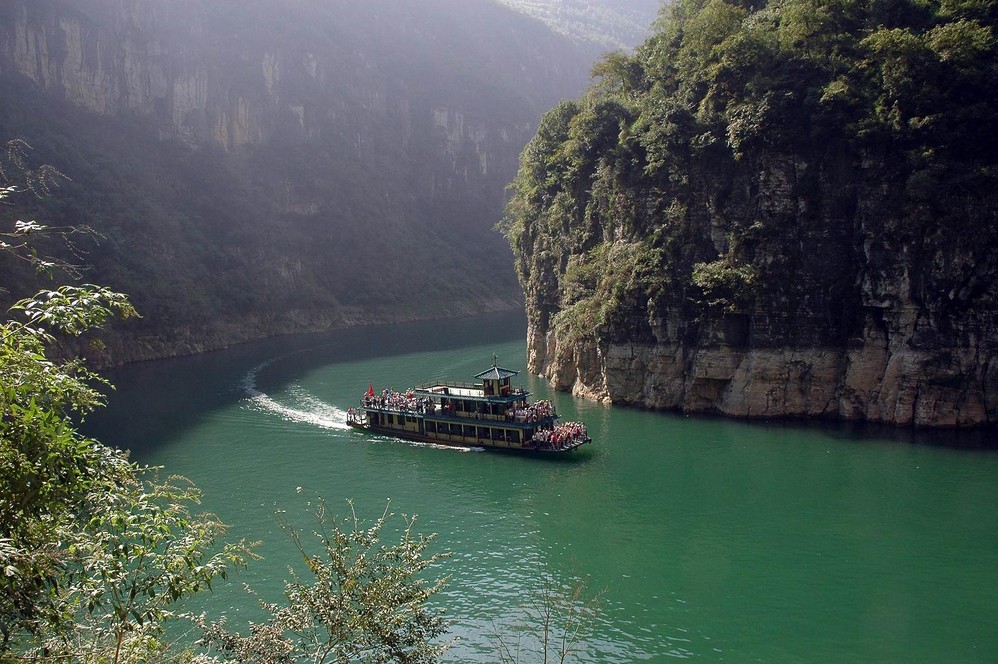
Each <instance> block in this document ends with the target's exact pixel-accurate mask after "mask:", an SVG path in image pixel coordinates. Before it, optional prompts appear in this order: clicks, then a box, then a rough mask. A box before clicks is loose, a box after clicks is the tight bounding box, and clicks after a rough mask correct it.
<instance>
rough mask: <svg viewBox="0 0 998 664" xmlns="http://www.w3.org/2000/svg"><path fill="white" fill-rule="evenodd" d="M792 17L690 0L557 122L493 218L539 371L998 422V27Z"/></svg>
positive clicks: (681, 397) (921, 418) (882, 415)
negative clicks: (499, 222) (503, 233)
mask: <svg viewBox="0 0 998 664" xmlns="http://www.w3.org/2000/svg"><path fill="white" fill-rule="evenodd" d="M797 4H798V3H793V2H792V3H789V4H787V3H784V4H781V5H774V6H773V7H762V8H748V9H746V8H743V6H742V5H741V4H740V3H731V4H727V3H712V4H710V6H709V7H710V9H709V10H708V9H706V8H705V9H703V10H702V11H701V9H700V7H701V5H699V4H697V3H693V2H678V3H676V6H675V7H674V12H673V14H672V15H671V17H670V20H669V21H667V22H666V23H664V24H663V25H662V26H661V27H660V32H659V33H658V34H657V35H655V36H654V37H653V38H652V39H650V40H649V42H647V43H646V44H645V45H644V46H643V47H642V49H639V52H638V53H637V54H636V55H635V56H634V57H633V58H612V59H610V60H608V61H606V62H605V63H604V65H602V80H600V81H599V82H598V84H597V86H596V87H595V88H594V89H593V91H592V92H591V93H590V95H589V96H588V97H586V98H584V99H581V100H579V101H577V102H573V103H570V104H563V105H561V106H559V107H558V108H557V109H555V110H554V111H552V112H551V113H549V114H548V115H547V116H546V117H545V119H544V121H543V122H542V124H541V127H540V129H539V131H538V133H537V135H536V136H535V138H534V139H533V140H532V141H531V144H530V145H529V146H528V147H527V149H526V150H525V152H524V154H523V163H522V165H521V169H520V173H519V175H518V177H517V180H516V182H515V187H516V196H515V197H514V199H513V201H512V202H511V203H510V205H509V207H508V209H507V220H506V224H507V229H506V230H507V236H508V237H509V239H510V241H511V244H512V246H513V248H514V251H515V253H516V254H517V266H518V271H519V275H520V279H521V283H522V284H523V286H524V290H525V293H526V297H527V313H528V319H529V332H528V348H529V363H530V370H531V371H534V372H536V373H538V374H542V375H544V376H546V377H547V378H549V379H550V380H551V381H552V383H554V384H555V385H557V386H558V387H560V388H562V389H571V390H573V391H574V392H576V393H577V394H582V395H586V396H590V397H593V398H598V399H605V400H609V401H612V402H614V403H621V404H630V405H637V406H644V407H650V408H661V409H676V410H681V411H685V412H698V413H720V414H725V415H731V416H737V417H760V418H771V417H798V418H806V417H819V418H834V419H849V420H864V421H872V422H884V423H892V424H898V425H918V426H940V427H966V426H978V425H989V424H990V425H994V424H996V423H998V301H996V300H995V297H994V295H995V293H996V292H998V196H996V194H995V192H996V191H998V188H996V180H995V173H996V172H998V169H996V163H995V155H996V154H998V152H996V151H995V139H994V130H995V125H996V118H998V114H996V109H995V108H994V105H993V98H992V96H991V93H990V92H988V88H989V86H990V85H993V84H994V83H995V82H996V81H998V71H996V68H995V66H994V62H995V57H994V56H995V54H994V48H995V40H994V39H993V37H994V17H991V16H990V15H988V16H978V15H974V14H972V13H970V14H959V13H958V14H957V15H955V16H954V15H953V14H945V13H943V14H940V15H939V16H938V17H935V18H934V19H932V18H927V17H926V16H922V15H918V16H917V17H916V16H904V15H901V16H899V15H897V14H891V15H890V16H887V15H882V14H878V13H877V11H878V10H876V9H875V8H869V7H867V6H866V5H859V4H857V5H850V7H851V8H852V9H851V10H850V11H853V12H854V13H851V14H847V17H846V18H843V17H841V16H840V19H841V21H840V22H838V21H839V20H838V19H836V21H830V23H829V24H827V25H824V26H823V27H819V28H816V27H815V25H821V24H820V23H819V24H815V25H810V24H809V28H808V29H809V30H812V32H811V33H810V36H809V37H808V38H806V39H804V40H800V39H799V35H800V34H801V32H800V28H801V26H800V25H797V24H795V23H794V21H795V18H794V17H799V16H802V15H803V14H796V13H793V12H794V11H795V9H796V8H797V7H796V5H797ZM899 22H900V27H898V26H899ZM957 23H959V26H957V25H956V24H957ZM843 26H844V27H843ZM878 26H879V27H878ZM821 29H825V30H826V31H827V32H826V33H822V32H821ZM958 30H959V31H966V32H961V35H962V36H961V38H967V39H972V38H973V39H977V38H979V39H980V41H978V42H976V43H977V44H978V46H979V48H978V49H977V50H976V51H975V50H974V48H970V47H968V49H967V50H966V51H963V55H962V56H961V57H962V58H963V59H962V60H961V61H960V62H959V63H956V62H955V61H954V60H953V56H952V53H953V51H952V50H951V49H954V48H955V42H948V44H947V46H946V47H945V48H943V47H942V46H941V41H939V35H941V34H950V35H951V37H952V36H953V35H954V34H955V32H956V31H958ZM871 35H872V36H871ZM902 38H903V39H908V40H909V41H908V42H906V48H909V49H910V50H906V51H903V50H899V49H898V48H897V47H896V44H895V42H893V41H891V40H894V39H902ZM794 39H797V41H794ZM954 39H955V37H954ZM975 48H976V47H975ZM850 49H854V51H850ZM852 52H854V53H856V54H858V55H857V57H862V58H864V60H863V61H862V62H861V63H857V62H850V61H848V60H844V59H843V55H842V54H843V53H852ZM694 55H697V57H693V56H694ZM912 70H914V71H917V72H918V76H919V77H920V79H919V80H920V81H921V82H920V83H919V84H917V85H916V84H914V83H913V81H914V80H915V79H914V78H908V77H909V76H914V75H913V74H911V73H910V72H911V71H912ZM942 81H946V84H945V85H944V84H942ZM906 86H909V87H906ZM971 109H972V110H971Z"/></svg>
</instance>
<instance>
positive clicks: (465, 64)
mask: <svg viewBox="0 0 998 664" xmlns="http://www.w3.org/2000/svg"><path fill="white" fill-rule="evenodd" d="M597 54H598V49H597V48H595V47H582V46H579V45H578V44H575V43H573V42H571V41H569V40H567V39H565V38H563V37H560V36H557V35H555V34H553V33H552V32H551V31H549V30H548V29H546V28H545V27H544V26H543V25H541V24H540V23H538V22H536V21H534V20H531V19H529V18H527V17H525V16H523V15H521V14H517V13H515V12H513V11H510V10H508V9H507V8H505V7H502V6H500V5H497V4H496V3H494V2H491V0H471V1H465V0H461V1H458V0H428V1H426V2H420V3H412V2H408V1H407V0H365V2H343V1H326V0H296V1H294V2H284V1H281V2H277V1H270V0H255V1H239V2H236V1H235V0H170V1H169V2H149V1H146V0H13V1H11V2H5V3H3V5H2V6H0V84H3V85H4V86H5V88H4V89H5V92H4V96H5V104H4V108H3V109H0V127H2V128H3V130H4V131H5V132H7V133H8V134H10V135H8V136H4V137H2V138H5V139H6V138H24V139H26V140H27V141H28V142H29V143H31V144H32V145H33V146H34V147H35V148H37V152H38V157H39V158H41V159H45V160H47V161H49V162H51V163H54V164H55V165H56V166H58V167H59V168H60V169H62V170H65V171H67V173H68V174H69V175H70V176H71V177H73V179H74V184H73V185H71V186H72V187H78V188H79V189H80V190H81V192H80V193H79V195H75V196H74V201H73V202H74V204H77V205H79V206H81V207H80V209H78V210H76V211H75V212H76V213H77V214H76V218H79V217H80V216H81V214H80V213H84V214H83V215H82V216H87V217H90V216H92V217H93V219H92V222H93V224H94V225H95V226H97V227H98V230H99V231H100V232H102V233H103V234H104V235H105V236H106V237H107V238H109V240H108V241H107V242H104V243H103V244H102V245H101V248H100V250H99V251H96V252H94V253H93V254H91V255H90V256H88V258H87V261H88V262H89V263H91V264H92V267H93V269H92V272H91V273H90V275H89V278H91V279H94V280H103V281H105V282H108V283H110V285H112V286H113V287H115V288H118V289H120V290H123V291H126V292H128V293H130V294H131V295H132V297H133V299H134V300H135V302H136V304H137V305H138V308H139V310H140V311H142V312H143V314H144V318H143V319H142V321H141V322H138V323H131V324H129V326H125V327H123V328H119V329H118V330H116V331H114V332H113V333H112V334H111V337H112V338H113V339H114V340H115V343H114V344H109V346H110V347H113V348H115V349H116V350H115V352H116V353H117V355H116V357H115V358H111V360H110V361H120V360H132V359H141V358H144V357H157V356H161V355H169V354H172V353H173V352H177V353H186V352H194V351H200V350H204V349H207V348H212V347H218V346H223V345H227V344H228V343H233V342H237V341H245V340H247V339H252V338H258V337H262V336H267V335H269V334H284V333H289V332H299V331H306V330H316V329H326V328H328V327H332V326H337V325H349V324H354V323H360V322H372V321H385V320H404V319H411V318H417V317H426V316H438V315H463V314H470V313H475V312H481V311H493V310H497V309H498V310H511V309H515V308H518V307H519V306H520V297H521V296H520V292H519V288H518V287H517V284H516V279H515V275H514V274H513V270H512V267H511V256H510V254H509V251H508V248H507V247H506V245H505V243H504V242H503V241H502V238H501V236H499V234H497V233H495V232H494V230H493V227H494V225H495V224H496V222H497V221H498V220H499V218H500V216H501V214H502V205H503V202H504V200H505V187H506V185H507V183H508V182H509V181H510V180H511V179H512V177H513V176H514V175H515V172H516V168H517V158H518V155H519V152H520V150H521V149H522V148H523V146H524V144H525V143H526V142H527V140H528V139H529V138H530V136H531V135H532V133H533V131H534V130H535V128H536V124H537V121H538V119H539V117H540V116H541V114H542V113H543V112H544V111H545V110H546V109H547V108H549V107H550V106H551V105H553V104H554V103H556V102H557V101H558V100H560V99H562V98H566V97H573V96H575V95H577V94H578V93H579V91H580V90H581V89H582V88H583V86H584V85H585V82H586V80H587V77H588V69H589V65H590V63H591V62H592V61H593V60H594V58H595V57H596V56H597ZM8 102H9V103H8ZM18 104H21V106H18ZM32 105H34V106H32ZM32 108H36V109H41V112H36V111H34V110H32ZM57 132H62V133H61V134H59V135H56V134H57ZM70 156H72V157H74V158H76V159H77V160H78V162H79V163H76V164H75V165H74V163H67V159H68V158H69V157H70ZM91 164H99V167H94V168H93V169H91V167H90V166H91ZM126 181H127V185H126V184H125V182H126ZM107 194H111V195H112V196H113V197H114V198H115V204H114V205H109V204H107V201H106V200H103V199H102V196H105V197H106V195H107ZM72 212H73V211H68V212H67V216H68V215H70V214H71V213H72Z"/></svg>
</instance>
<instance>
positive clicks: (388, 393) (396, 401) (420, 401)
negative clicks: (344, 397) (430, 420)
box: [364, 388, 434, 413]
mask: <svg viewBox="0 0 998 664" xmlns="http://www.w3.org/2000/svg"><path fill="white" fill-rule="evenodd" d="M364 406H366V407H367V408H390V409H392V410H399V411H408V412H410V413H430V412H433V409H434V403H433V399H431V398H430V397H417V396H416V395H415V393H414V392H413V391H412V390H411V389H409V390H406V391H405V392H396V391H395V390H393V389H391V388H387V389H384V390H382V391H381V394H380V395H374V396H371V395H370V394H365V395H364Z"/></svg>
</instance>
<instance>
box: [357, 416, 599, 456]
mask: <svg viewBox="0 0 998 664" xmlns="http://www.w3.org/2000/svg"><path fill="white" fill-rule="evenodd" d="M347 424H348V425H349V426H350V427H352V428H354V429H357V430H358V431H366V432H369V433H376V434H380V435H383V436H391V437H392V438H399V439H401V440H411V441H414V442H417V443H429V444H433V445H445V446H447V447H480V448H483V449H486V450H489V451H494V452H516V453H521V454H537V455H545V456H547V455H561V454H567V453H571V452H574V451H575V450H577V449H578V448H579V447H581V446H582V445H585V444H587V443H590V442H592V440H591V439H589V438H587V439H585V440H583V441H580V442H574V443H573V444H571V445H566V446H564V447H560V448H556V447H550V446H548V447H541V446H539V445H520V444H512V443H503V444H500V443H498V442H497V441H491V440H483V439H474V440H469V439H466V438H465V439H460V440H457V439H454V438H441V437H438V436H430V435H426V434H422V433H416V432H414V431H403V430H399V429H395V428H391V427H378V426H371V425H369V424H365V423H363V422H356V421H353V422H347Z"/></svg>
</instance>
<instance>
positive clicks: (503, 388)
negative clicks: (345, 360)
mask: <svg viewBox="0 0 998 664" xmlns="http://www.w3.org/2000/svg"><path fill="white" fill-rule="evenodd" d="M497 361H498V360H497ZM497 361H496V362H493V364H492V368H490V369H488V370H486V371H483V372H482V373H480V374H477V375H476V376H475V378H477V379H478V380H480V381H481V382H478V383H450V382H441V383H431V384H427V385H420V386H418V387H414V388H410V389H409V390H406V391H405V392H396V391H395V390H393V389H386V390H383V391H382V392H381V393H380V394H377V393H375V391H374V385H373V384H371V385H368V388H367V392H366V393H365V394H364V397H363V399H362V400H361V405H360V407H359V408H351V409H350V410H348V411H347V424H349V425H350V426H352V427H355V428H357V429H363V430H365V431H373V432H376V433H381V434H386V435H390V436H397V437H399V438H406V439H409V440H415V441H419V442H425V443H435V444H438V445H452V446H460V447H484V448H487V449H497V450H513V451H522V452H531V453H545V454H546V453H551V452H556V453H562V452H571V451H573V450H575V449H578V448H579V447H580V446H582V445H585V444H586V443H589V442H592V439H591V438H590V437H589V434H588V432H587V431H586V426H585V424H582V423H580V422H561V423H559V422H558V414H557V413H556V412H555V408H554V404H552V403H551V402H550V401H535V402H533V403H531V402H530V396H531V395H530V392H527V391H525V390H524V389H523V388H521V387H513V386H511V385H510V383H509V379H510V378H511V377H512V376H515V375H517V374H518V373H519V372H518V371H512V370H510V369H503V368H502V367H500V366H497Z"/></svg>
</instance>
